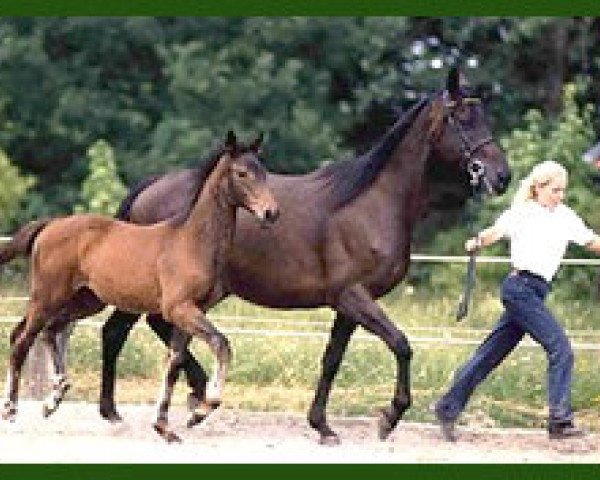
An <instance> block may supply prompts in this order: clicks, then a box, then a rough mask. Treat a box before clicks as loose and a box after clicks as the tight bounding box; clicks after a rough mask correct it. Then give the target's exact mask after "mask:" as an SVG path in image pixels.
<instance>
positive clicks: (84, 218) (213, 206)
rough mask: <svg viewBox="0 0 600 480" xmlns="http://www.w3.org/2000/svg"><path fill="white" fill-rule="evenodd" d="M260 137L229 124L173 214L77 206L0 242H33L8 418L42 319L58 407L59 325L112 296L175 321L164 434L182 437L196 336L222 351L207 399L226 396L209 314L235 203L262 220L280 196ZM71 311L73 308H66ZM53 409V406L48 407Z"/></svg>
mask: <svg viewBox="0 0 600 480" xmlns="http://www.w3.org/2000/svg"><path fill="white" fill-rule="evenodd" d="M259 144H260V139H259V140H257V141H256V142H254V143H253V144H252V145H251V146H250V147H245V146H242V145H238V144H237V141H236V138H235V135H234V134H233V133H232V132H229V134H228V136H227V140H226V142H225V143H224V145H223V147H222V148H221V149H220V151H219V152H218V153H217V154H216V155H214V157H213V158H212V159H211V160H210V161H209V162H208V164H207V165H206V168H205V169H204V170H203V173H202V175H203V176H204V180H203V182H201V185H200V187H199V189H198V191H197V193H196V199H195V201H194V202H192V204H191V206H190V208H189V211H187V212H186V211H183V212H181V213H180V214H178V215H176V216H175V217H173V218H172V219H170V220H167V221H164V222H161V223H158V224H155V225H150V226H139V225H133V224H131V223H125V222H121V221H118V220H114V219H112V218H109V217H104V216H100V215H94V214H82V215H72V216H69V217H64V218H60V219H55V220H52V221H41V222H37V223H34V224H33V227H32V226H31V225H30V226H25V227H24V228H23V229H22V230H21V232H18V233H17V234H16V235H15V236H14V238H13V241H12V242H11V244H8V245H7V246H5V247H4V248H3V249H2V250H0V263H2V262H3V261H8V260H10V259H11V258H12V256H14V255H13V254H14V253H19V245H17V243H19V242H21V244H23V243H26V244H28V245H31V248H32V262H31V297H30V300H29V303H28V305H27V312H26V315H25V318H24V319H23V320H22V321H21V323H19V324H18V325H17V326H16V327H15V329H14V330H13V332H12V334H11V347H12V348H11V354H10V365H9V368H8V376H7V397H8V399H7V401H6V403H5V405H4V410H3V414H2V415H3V417H4V418H5V419H10V418H11V417H14V416H15V415H16V412H17V398H18V383H19V377H20V372H21V368H22V365H23V362H24V360H25V357H26V355H27V352H28V350H29V348H30V347H31V345H32V343H33V341H34V339H35V337H36V336H37V334H38V333H39V332H40V331H42V329H44V328H46V332H45V333H46V340H47V344H48V346H49V348H50V350H51V353H52V357H53V360H54V364H55V365H54V367H55V372H56V373H57V379H56V380H55V386H56V388H55V392H54V393H55V394H54V397H53V403H54V405H53V409H56V407H57V406H58V403H59V401H60V397H61V396H62V393H64V390H65V388H66V387H65V385H66V375H65V371H64V364H63V362H62V361H61V359H60V357H61V355H60V354H59V352H58V348H57V342H56V333H58V332H59V331H61V330H62V329H63V328H64V327H65V326H66V324H68V323H70V322H71V321H74V320H76V319H77V318H81V317H82V316H88V315H89V314H91V313H94V312H96V311H98V310H100V309H101V308H102V307H103V306H104V305H106V304H110V305H115V306H116V307H117V308H119V309H122V310H125V311H129V312H140V313H142V312H154V313H160V314H161V315H162V316H163V317H164V318H165V319H167V321H168V322H170V323H171V324H173V326H174V327H175V328H174V329H173V335H172V339H171V344H170V354H169V361H168V366H167V370H166V373H165V377H164V385H163V388H162V391H161V395H160V398H159V400H158V412H157V419H156V422H155V423H154V428H155V429H156V431H157V432H158V433H159V434H160V435H161V436H163V437H164V438H165V439H166V440H167V441H173V440H178V437H177V435H175V434H174V433H173V432H171V431H170V430H169V429H168V421H167V412H168V407H169V403H170V399H171V395H172V392H173V387H174V384H175V380H176V378H177V372H178V369H179V367H180V365H181V362H182V359H183V355H184V352H185V350H186V349H187V345H188V344H189V342H190V340H191V337H192V336H197V337H200V338H202V339H203V340H204V341H205V342H207V344H208V345H209V347H210V349H211V351H212V353H213V354H214V355H215V357H216V359H215V365H214V371H213V375H212V377H211V379H210V381H209V383H208V387H207V391H206V403H207V408H211V407H212V408H214V407H215V406H217V405H218V404H219V403H220V401H221V392H222V388H223V383H224V380H225V375H226V371H227V367H228V365H229V363H230V359H231V350H230V347H229V342H228V341H227V339H226V338H225V336H223V334H221V333H220V332H219V331H218V330H217V329H216V328H215V327H214V326H213V325H212V324H211V323H210V322H209V321H208V319H207V318H206V316H205V310H206V307H207V306H210V305H212V304H214V303H215V302H214V299H213V298H212V295H213V292H214V291H215V289H216V290H219V288H217V284H218V282H219V276H220V272H221V270H222V268H221V266H222V263H223V257H224V255H225V254H226V251H227V250H228V249H229V247H230V245H231V243H232V240H233V235H234V227H235V221H236V210H237V208H238V207H244V208H245V209H247V210H248V211H250V212H251V213H252V214H254V215H255V216H256V217H258V218H259V219H261V220H263V221H274V220H275V219H276V218H277V216H278V209H277V204H276V202H275V199H274V198H273V195H272V194H271V191H270V190H269V189H268V188H267V186H266V171H265V169H264V167H263V166H262V165H261V164H260V162H259V160H258V156H257V149H258V147H259ZM21 246H22V245H21ZM11 255H12V256H11ZM82 298H85V300H86V301H85V302H82ZM73 303H78V304H79V305H80V308H79V312H78V314H77V315H74V314H73V313H72V310H71V309H70V308H69V306H70V305H72V304H73ZM82 304H83V305H85V308H81V305H82ZM65 310H69V311H71V314H70V315H64V313H63V312H64V311H65ZM75 317H77V318H75ZM57 392H58V393H57ZM53 409H52V406H50V407H48V406H47V407H46V411H45V413H46V414H48V413H50V412H51V411H53Z"/></svg>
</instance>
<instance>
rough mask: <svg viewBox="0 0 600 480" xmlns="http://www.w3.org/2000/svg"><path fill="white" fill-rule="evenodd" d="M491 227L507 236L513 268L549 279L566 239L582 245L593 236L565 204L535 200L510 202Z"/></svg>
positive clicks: (561, 253) (559, 258)
mask: <svg viewBox="0 0 600 480" xmlns="http://www.w3.org/2000/svg"><path fill="white" fill-rule="evenodd" d="M494 227H495V229H496V230H497V231H498V233H500V234H501V235H502V236H503V237H507V238H509V239H510V258H511V262H512V265H513V267H514V268H516V269H518V270H529V271H530V272H532V273H535V274H537V275H540V276H542V277H544V278H545V279H546V280H548V281H549V282H550V281H551V280H552V278H553V277H554V275H555V274H556V271H557V270H558V268H559V266H560V261H561V260H562V258H563V256H564V254H565V251H566V250H567V245H568V244H569V242H574V243H576V244H578V245H581V246H583V245H585V244H587V243H589V242H591V241H592V240H593V239H594V238H595V233H594V231H593V230H591V229H589V228H588V227H587V226H586V225H585V223H584V222H583V220H582V219H581V218H580V217H579V216H578V215H577V214H576V213H575V212H574V211H573V210H571V209H570V208H569V207H568V206H566V205H565V204H562V203H561V204H559V205H558V206H557V207H556V208H555V209H554V210H550V209H549V208H546V207H544V206H542V205H540V204H539V203H538V202H536V201H535V200H527V201H526V202H524V203H521V204H518V205H513V206H512V207H511V208H509V209H508V210H506V211H504V213H502V214H501V215H500V217H498V219H497V220H496V223H495V224H494Z"/></svg>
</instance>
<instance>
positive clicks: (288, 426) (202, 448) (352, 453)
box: [0, 401, 600, 463]
mask: <svg viewBox="0 0 600 480" xmlns="http://www.w3.org/2000/svg"><path fill="white" fill-rule="evenodd" d="M120 411H121V414H122V415H123V417H124V422H123V423H121V424H115V425H113V424H110V423H108V422H106V421H104V420H103V419H101V418H100V416H99V415H98V413H97V407H96V405H89V404H84V403H74V402H67V403H65V404H63V405H61V407H60V409H59V411H58V412H57V413H56V414H54V415H53V416H52V417H50V418H49V419H44V418H42V415H41V404H40V403H39V402H32V401H30V402H27V401H24V402H21V404H20V409H19V414H18V417H17V420H16V421H15V422H14V423H9V422H6V421H0V445H1V446H2V448H0V462H3V463H9V462H10V463H527V462H530V463H600V435H598V434H594V435H589V436H588V437H586V438H585V439H577V440H575V439H572V440H562V441H556V440H554V441H552V440H549V439H548V438H547V435H546V432H545V431H543V430H523V429H505V430H499V429H484V428H478V429H471V428H461V429H460V438H459V441H458V442H457V443H455V444H450V443H447V442H445V441H444V440H443V439H442V438H441V437H440V434H439V429H438V427H437V426H436V425H427V424H417V423H407V422H401V423H400V424H399V425H398V427H397V428H396V430H395V431H394V432H393V433H392V435H391V436H390V438H389V439H388V440H387V441H385V442H381V441H379V440H378V439H377V436H376V432H377V429H376V419H375V418H332V419H331V424H332V426H333V428H334V429H336V430H337V432H338V433H339V434H340V436H341V438H342V443H341V445H338V446H335V447H330V446H321V445H319V444H318V436H317V434H316V433H315V432H314V431H313V430H312V429H310V427H309V426H308V424H307V421H306V420H305V418H304V416H302V415H296V414H282V413H250V412H244V411H236V410H227V409H221V410H219V411H217V412H215V413H214V414H213V415H212V416H211V417H209V419H208V420H207V421H206V422H205V423H204V424H202V425H201V426H197V427H195V428H193V429H188V428H186V427H185V420H186V411H185V409H184V408H183V407H173V409H172V413H171V417H170V420H171V425H172V426H173V428H174V429H175V431H176V432H177V433H178V434H179V435H180V436H181V437H182V439H183V442H182V443H180V444H167V443H165V442H164V441H163V440H162V439H161V438H159V437H158V436H157V435H156V434H155V432H154V431H153V430H152V428H151V426H150V425H151V423H152V420H153V419H154V407H153V406H150V405H145V406H139V405H122V406H121V408H120Z"/></svg>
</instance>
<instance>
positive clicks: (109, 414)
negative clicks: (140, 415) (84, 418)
mask: <svg viewBox="0 0 600 480" xmlns="http://www.w3.org/2000/svg"><path fill="white" fill-rule="evenodd" d="M100 416H101V417H102V418H104V419H105V420H108V421H109V422H110V423H118V422H122V421H123V418H122V417H121V415H119V412H117V411H116V410H114V409H113V410H108V409H103V408H100Z"/></svg>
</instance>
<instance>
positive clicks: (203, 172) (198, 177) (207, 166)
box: [169, 143, 251, 227]
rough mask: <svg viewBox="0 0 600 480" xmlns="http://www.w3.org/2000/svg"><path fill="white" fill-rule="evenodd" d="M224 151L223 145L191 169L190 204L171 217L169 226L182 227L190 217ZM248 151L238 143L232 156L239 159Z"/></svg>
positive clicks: (248, 149)
mask: <svg viewBox="0 0 600 480" xmlns="http://www.w3.org/2000/svg"><path fill="white" fill-rule="evenodd" d="M226 149H227V146H226V145H225V144H223V145H220V146H219V147H217V148H216V149H215V150H214V151H213V152H212V153H211V154H210V155H209V157H208V159H207V160H206V161H204V162H201V163H200V164H199V165H198V166H197V167H195V168H194V169H193V175H194V177H193V178H194V192H195V193H194V196H193V198H192V199H191V200H190V203H189V204H188V206H187V207H186V208H185V209H183V210H182V211H181V212H179V213H177V214H176V215H174V216H173V217H171V219H169V223H170V224H171V225H173V226H175V227H177V226H180V225H183V224H184V223H185V221H186V220H187V219H188V217H189V216H190V213H191V212H192V210H193V209H194V205H196V201H197V200H198V197H199V196H200V193H201V192H202V190H203V188H204V184H205V183H206V180H207V179H208V177H210V174H211V173H212V172H213V170H214V169H215V167H216V166H217V164H218V163H219V160H220V158H221V157H222V156H223V154H224V153H225V151H226ZM250 150H251V148H250V147H249V146H248V145H243V144H239V143H238V144H237V146H236V148H235V152H234V153H235V155H234V156H235V157H239V156H240V155H243V154H244V153H246V152H248V151H250Z"/></svg>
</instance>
